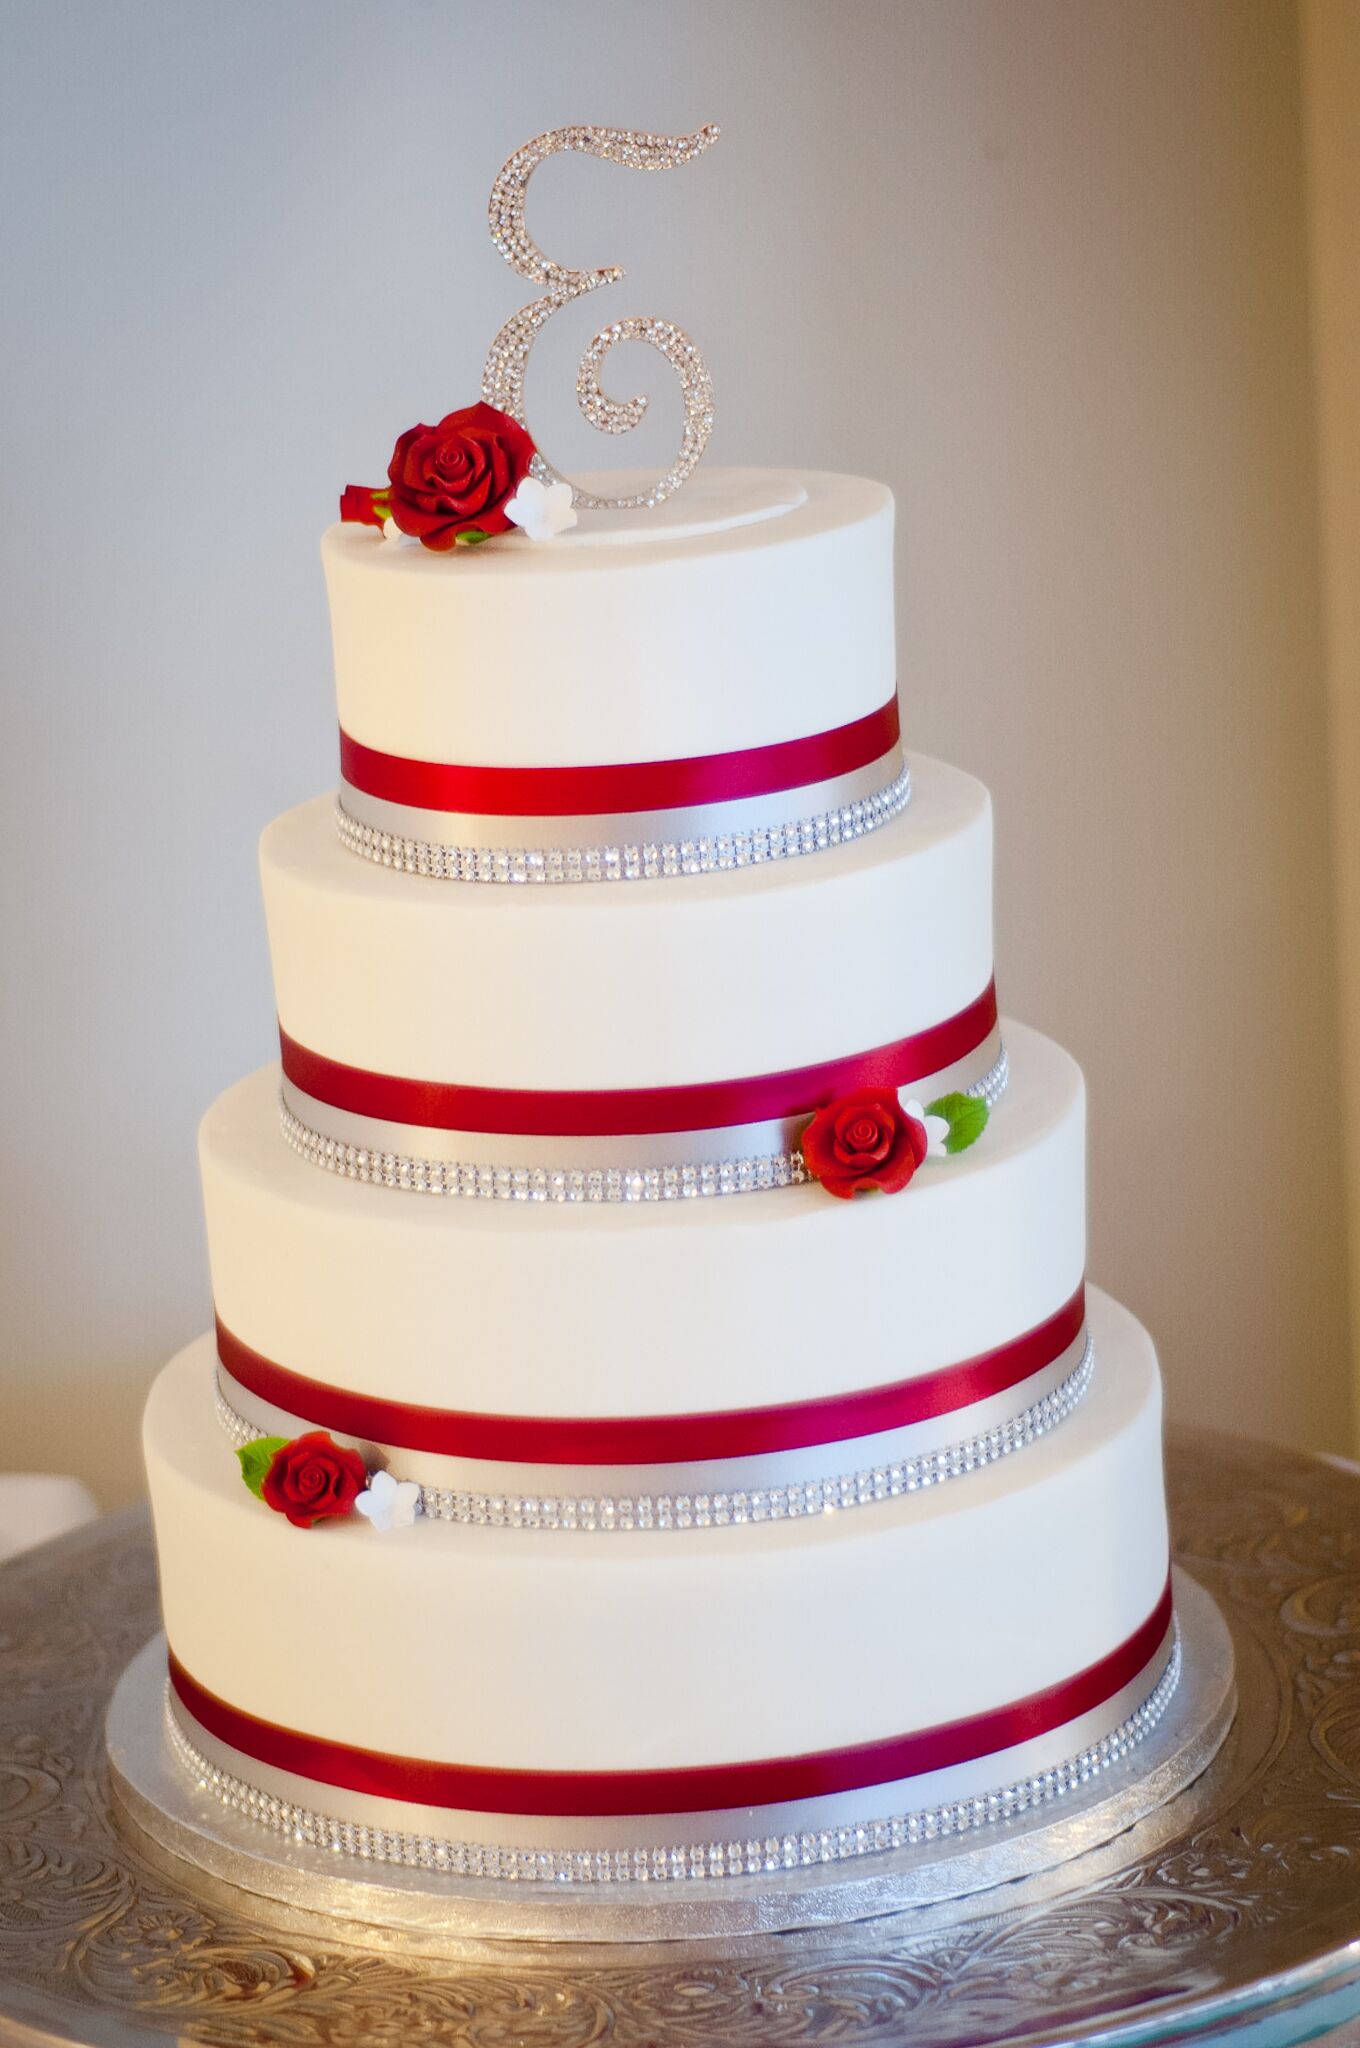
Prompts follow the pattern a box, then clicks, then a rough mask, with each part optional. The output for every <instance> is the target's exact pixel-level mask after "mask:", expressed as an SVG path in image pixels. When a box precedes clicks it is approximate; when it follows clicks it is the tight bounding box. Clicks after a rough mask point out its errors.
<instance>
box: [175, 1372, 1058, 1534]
mask: <svg viewBox="0 0 1360 2048" xmlns="http://www.w3.org/2000/svg"><path fill="white" fill-rule="evenodd" d="M1094 1372H1095V1346H1094V1344H1093V1343H1092V1340H1091V1337H1090V1334H1089V1332H1088V1334H1087V1338H1086V1343H1085V1346H1084V1348H1083V1350H1082V1354H1081V1357H1080V1359H1079V1360H1078V1362H1077V1364H1076V1366H1075V1368H1074V1369H1073V1370H1072V1371H1071V1372H1070V1373H1069V1374H1068V1375H1067V1377H1066V1379H1064V1380H1060V1381H1059V1382H1058V1384H1057V1386H1055V1387H1051V1388H1050V1389H1049V1391H1048V1392H1047V1393H1046V1394H1044V1395H1042V1396H1041V1397H1040V1399H1039V1400H1037V1401H1033V1402H1031V1404H1030V1406H1029V1407H1028V1408H1026V1409H1024V1410H1023V1412H1022V1413H1021V1414H1019V1415H1016V1416H1012V1417H1011V1419H1010V1420H1009V1421H1007V1422H1001V1423H997V1424H996V1425H995V1427H994V1428H992V1429H989V1430H985V1431H983V1432H982V1433H981V1434H979V1435H977V1436H970V1437H966V1438H964V1439H963V1441H962V1442H960V1443H953V1444H947V1445H945V1446H943V1447H942V1448H941V1449H940V1450H937V1451H922V1452H921V1453H919V1454H918V1455H917V1456H916V1457H914V1458H899V1459H897V1460H895V1461H894V1462H893V1463H890V1464H887V1465H874V1466H866V1467H863V1468H861V1469H859V1470H856V1471H853V1472H840V1473H836V1474H834V1475H832V1476H831V1477H829V1478H824V1479H798V1480H793V1481H791V1482H790V1483H789V1484H788V1485H787V1486H765V1487H758V1486H757V1487H747V1488H742V1489H735V1490H733V1491H731V1492H715V1493H655V1494H653V1493H642V1494H631V1495H619V1494H588V1495H581V1494H509V1493H469V1492H463V1491H461V1490H459V1489H458V1488H454V1487H441V1486H422V1487H421V1489H420V1508H419V1512H420V1513H421V1514H422V1515H428V1516H429V1517H430V1518H431V1519H432V1520H434V1521H439V1522H461V1523H464V1524H469V1525H472V1526H474V1527H478V1528H484V1527H490V1528H495V1529H557V1530H577V1529H579V1530H585V1531H589V1532H594V1531H597V1530H611V1529H620V1530H631V1529H648V1530H650V1529H728V1528H735V1527H740V1526H741V1525H742V1524H743V1523H746V1522H787V1521H792V1520H796V1519H797V1518H798V1517H800V1516H804V1515H822V1514H829V1513H833V1512H838V1511H839V1510H841V1509H843V1508H862V1507H870V1506H872V1504H873V1503H874V1502H875V1501H879V1500H896V1499H897V1498H898V1497H899V1496H900V1495H902V1494H904V1493H920V1492H922V1491H923V1490H924V1489H925V1488H926V1487H928V1486H940V1485H942V1484H943V1483H944V1482H945V1481H946V1480H948V1479H961V1478H963V1476H964V1475H965V1474H966V1473H968V1472H977V1471H980V1470H981V1469H982V1467H983V1466H984V1465H993V1464H995V1463H996V1461H997V1460H998V1459H999V1458H1008V1457H1010V1455H1011V1453H1012V1452H1013V1451H1019V1450H1023V1449H1024V1448H1025V1446H1026V1445H1027V1444H1032V1443H1035V1442H1037V1441H1038V1439H1039V1438H1040V1437H1041V1436H1046V1435H1047V1434H1048V1432H1049V1431H1050V1430H1052V1429H1056V1428H1057V1426H1058V1424H1059V1423H1060V1422H1065V1421H1066V1419H1067V1417H1068V1416H1069V1415H1070V1414H1071V1413H1072V1411H1073V1409H1074V1408H1076V1407H1077V1406H1078V1404H1079V1403H1080V1402H1081V1401H1082V1400H1083V1399H1084V1398H1085V1396H1086V1394H1087V1393H1088V1391H1089V1389H1090V1385H1091V1380H1092V1377H1093V1375H1094ZM215 1393H216V1408H217V1419H218V1421H219V1422H220V1423H221V1425H222V1427H223V1429H224V1430H225V1431H226V1433H227V1435H228V1436H229V1437H230V1439H231V1441H232V1444H233V1446H234V1447H235V1448H236V1449H238V1450H239V1449H240V1448H241V1446H242V1445H243V1444H248V1443H250V1442H251V1441H252V1440H253V1439H254V1438H255V1437H258V1436H259V1435H260V1434H261V1432H260V1431H259V1430H258V1429H257V1428H256V1427H255V1425H254V1424H253V1423H251V1422H248V1421H247V1420H246V1418H245V1416H244V1415H241V1414H240V1413H238V1411H237V1410H236V1409H235V1408H233V1407H232V1405H231V1403H230V1401H229V1400H228V1399H227V1397H226V1395H225V1393H224V1392H223V1391H222V1385H221V1382H220V1381H217V1382H215ZM392 1476H393V1477H394V1478H395V1479H400V1478H401V1476H402V1475H401V1474H400V1473H399V1472H397V1473H394V1474H393V1475H392Z"/></svg>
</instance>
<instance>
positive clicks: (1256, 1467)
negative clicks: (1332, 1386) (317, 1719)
mask: <svg viewBox="0 0 1360 2048" xmlns="http://www.w3.org/2000/svg"><path fill="white" fill-rule="evenodd" d="M1170 1477H1171V1482H1172V1494H1173V1522H1174V1526H1175V1528H1176V1533H1177V1554H1178V1557H1179V1560H1180V1562H1181V1564H1182V1565H1183V1566H1184V1567H1186V1568H1187V1569H1188V1570H1189V1571H1190V1572H1191V1573H1192V1575H1193V1576H1194V1578H1195V1579H1196V1580H1197V1581H1199V1583H1200V1584H1202V1585H1203V1586H1205V1587H1206V1588H1207V1589H1208V1590H1209V1591H1210V1592H1211V1594H1212V1595H1213V1599H1214V1602H1215V1604H1216V1605H1217V1607H1218V1609H1219V1611H1220V1612H1221V1613H1222V1614H1223V1615H1224V1617H1225V1619H1226V1620H1227V1622H1228V1624H1229V1627H1230V1630H1231V1633H1232V1638H1233V1647H1234V1653H1235V1657H1236V1663H1237V1673H1238V1686H1239V1692H1240V1698H1241V1705H1240V1710H1239V1712H1238V1715H1237V1718H1236V1721H1235V1722H1234V1724H1233V1727H1232V1729H1231V1731H1230V1733H1229V1734H1228V1737H1227V1739H1226V1741H1225V1742H1224V1744H1223V1747H1222V1749H1221V1750H1220V1752H1219V1754H1218V1756H1217V1757H1216V1758H1215V1760H1214V1761H1213V1763H1212V1764H1211V1765H1210V1766H1209V1768H1208V1769H1207V1770H1206V1771H1205V1772H1204V1774H1203V1775H1202V1776H1201V1777H1200V1778H1199V1779H1198V1781H1197V1782H1196V1784H1195V1785H1194V1786H1193V1787H1192V1788H1191V1789H1190V1790H1189V1791H1188V1792H1186V1793H1183V1794H1181V1796H1180V1798H1179V1799H1178V1800H1177V1801H1176V1804H1175V1807H1174V1808H1172V1809H1170V1810H1169V1811H1170V1812H1171V1813H1173V1814H1174V1816H1175V1823H1176V1824H1175V1827H1174V1828H1173V1829H1171V1830H1169V1831H1168V1829H1167V1828H1166V1826H1165V1824H1164V1823H1165V1821H1166V1818H1167V1816H1166V1814H1165V1813H1164V1814H1162V1815H1151V1816H1148V1817H1146V1818H1144V1819H1143V1820H1141V1821H1139V1822H1137V1823H1136V1824H1135V1825H1134V1826H1133V1827H1132V1828H1131V1829H1130V1830H1129V1831H1128V1832H1126V1833H1125V1834H1122V1835H1121V1836H1119V1837H1118V1838H1117V1839H1116V1840H1115V1841H1113V1842H1110V1843H1107V1844H1106V1845H1105V1846H1104V1847H1103V1848H1099V1849H1096V1850H1093V1851H1092V1852H1090V1854H1089V1855H1087V1856H1085V1857H1083V1858H1081V1859H1080V1862H1079V1864H1074V1865H1068V1866H1066V1869H1065V1871H1064V1873H1063V1884H1064V1888H1063V1889H1061V1890H1054V1889H1052V1888H1050V1887H1049V1885H1048V1882H1047V1879H1046V1877H1045V1876H1044V1875H1043V1874H1041V1873H1040V1874H1031V1875H1030V1876H1028V1877H1023V1878H1020V1879H1018V1880H1017V1881H1015V1882H1014V1883H1010V1884H1007V1885H1005V1886H1004V1887H1001V1888H999V1889H998V1890H995V1891H993V1892H991V1893H987V1894H983V1895H981V1897H982V1900H983V1902H984V1910H981V1911H978V1910H974V1911H973V1912H972V1914H971V1915H970V1916H967V1917H963V1918H960V1917H959V1916H958V1913H957V1911H956V1910H955V1908H954V1907H953V1906H952V1905H950V1906H941V1905H939V1904H936V1905H920V1906H909V1907H905V1908H899V1909H897V1910H894V1911H892V1912H890V1913H889V1914H887V1915H886V1916H884V1917H880V1918H877V1919H872V1920H868V1921H865V1922H862V1923H860V1924H856V1925H853V1926H847V1927H835V1928H832V1927H812V1928H806V1929H804V1930H803V1931H801V1932H798V1933H792V1934H770V1933H751V1934H749V1935H744V1936H728V1937H725V1938H722V1939H708V1940H704V1941H694V1940H679V1941H673V1942H670V1943H667V1944H657V1943H641V1944H637V1945H635V1946H628V1947H623V1946H617V1945H612V1946H611V1945H603V1944H598V1943H597V1944H586V1943H562V1944H557V1945H555V1946H552V1947H549V1946H546V1945H543V1944H536V1943H533V1942H516V1943H514V1944H513V1945H510V1946H507V1945H505V1944H503V1943H497V1942H494V1941H490V1940H487V1939H484V1938H480V1937H475V1936H474V1937H470V1938H469V1939H468V1940H467V1942H466V1945H465V1953H464V1954H463V1955H462V1956H461V1958H458V1959H451V1958H450V1957H449V1956H447V1955H442V1956H441V1955H434V1954H430V1953H422V1952H420V1944H419V1941H418V1940H415V1941H413V1940H412V1939H411V1938H410V1937H409V1936H395V1935H393V1934H392V1933H391V1932H390V1931H384V1930H380V1929H376V1928H372V1927H370V1928H368V1929H363V1928H361V1927H359V1926H358V1925H356V1924H348V1925H347V1924H341V1923H336V1922H333V1921H326V1922H318V1921H317V1918H316V1916H315V1914H311V1913H308V1912H307V1911H305V1910H304V1909H301V1908H297V1907H292V1906H289V1905H287V1904H285V1903H282V1902H278V1901H274V1902H265V1901H263V1900H260V1899H252V1898H251V1897H250V1896H249V1895H247V1894H246V1893H244V1892H242V1891H241V1890H240V1889H238V1888H236V1887H233V1886H229V1885H227V1884H225V1883H224V1882H223V1880H222V1879H221V1878H218V1877H214V1876H211V1875H209V1874H207V1873H203V1872H193V1871H191V1870H189V1869H188V1868H187V1866H185V1865H184V1864H183V1863H174V1864H171V1863H169V1862H163V1861H162V1860H161V1859H162V1856H163V1852H162V1851H150V1850H148V1848H147V1847H145V1846H143V1845H139V1844H137V1843H135V1842H134V1841H133V1840H132V1839H131V1838H130V1837H129V1836H128V1835H126V1834H124V1833H123V1832H122V1831H121V1830H120V1829H119V1828H118V1827H117V1826H116V1825H115V1823H114V1821H113V1819H112V1815H111V1794H110V1787H109V1782H108V1775H107V1768H106V1765H105V1761H104V1756H103V1722H104V1715H105V1711H106V1709H107V1706H108V1703H109V1699H110V1695H111V1693H112V1691H113V1689H114V1685H115V1682H116V1680H117V1678H118V1676H119V1674H120V1673H121V1671H122V1669H123V1667H124V1666H125V1665H126V1664H127V1662H128V1661H129V1659H130V1658H131V1657H132V1656H133V1655H134V1653H135V1652H136V1651H137V1650H138V1649H139V1648H140V1647H141V1645H142V1644H143V1643H144V1642H145V1641H146V1640H147V1639H148V1638H149V1637H150V1636H151V1634H152V1633H153V1632H154V1630H155V1628H156V1626H157V1619H158V1617H157V1614H156V1603H155V1581H154V1570H153V1564H152V1558H151V1549H150V1542H149V1538H148V1536H147V1533H146V1528H145V1523H144V1521H143V1519H142V1518H141V1516H140V1515H136V1514H134V1515H130V1516H122V1517H118V1518H115V1519H111V1520H108V1521H105V1522H103V1523H99V1524H97V1525H95V1526H94V1527H93V1528H91V1529H89V1530H86V1531H81V1532H80V1533H79V1534H77V1535H76V1536H73V1537H69V1538H66V1539H64V1540H63V1541H62V1542H60V1543H58V1544H54V1545H50V1546H47V1547H46V1548H45V1549H44V1550H42V1551H37V1552H34V1553H32V1554H31V1555H30V1556H28V1557H26V1558H23V1559H20V1560H17V1561H16V1562H15V1563H14V1564H11V1565H9V1566H6V1567H3V1568H0V2041H4V2042H16V2043H17V2042H24V2043H35V2042H52V2041H81V2042H89V2043H97V2044H102V2048H131V2044H133V2043H137V2044H149V2043H152V2042H154V2041H157V2040H162V2041H163V2040H165V2039H166V2038H167V2037H178V2038H180V2039H192V2040H194V2041H198V2042H208V2043H222V2044H228V2043H230V2044H239V2048H247V2044H252V2048H271V2044H275V2043H277V2044H280V2048H284V2044H287V2048H322V2044H329V2043H336V2044H342V2043H343V2044H354V2048H360V2044H363V2048H367V2044H370V2043H371V2044H375V2048H385V2044H389V2043H390V2044H393V2048H396V2044H398V2043H399V2044H401V2048H406V2044H407V2043H411V2044H419V2043H421V2042H436V2041H437V2042H439V2043H440V2044H444V2043H449V2044H468V2048H539V2044H543V2048H548V2044H551V2048H590V2044H595V2043H605V2042H607V2043H608V2044H609V2048H706V2044H713V2048H719V2044H720V2048H752V2044H776V2043H777V2044H779V2048H792V2044H799V2048H803V2044H807V2048H814V2044H821V2043H832V2042H834V2043H836V2044H837V2048H870V2044H872V2048H884V2044H887V2043H889V2042H892V2043H897V2042H907V2041H910V2042H911V2043H912V2044H913V2048H936V2044H939V2048H944V2044H960V2048H961V2044H963V2043H965V2042H967V2043H970V2044H975V2043H978V2042H983V2041H996V2042H1003V2041H1004V2042H1008V2043H1014V2044H1016V2048H1021V2044H1026V2048H1029V2044H1038V2043H1040V2042H1043V2043H1065V2042H1077V2041H1087V2042H1092V2043H1096V2042H1098V2043H1101V2044H1109V2048H1115V2044H1118V2048H1132V2044H1134V2043H1142V2042H1153V2041H1169V2040H1178V2039H1191V2038H1194V2039H1198V2040H1207V2039H1215V2040H1216V2039H1221V2038H1224V2037H1226V2036H1228V2035H1234V2036H1238V2035H1240V2037H1241V2038H1242V2039H1244V2040H1246V2039H1251V2040H1253V2041H1258V2042H1260V2043H1262V2044H1264V2043H1266V2042H1269V2043H1270V2044H1272V2048H1275V2044H1283V2043H1288V2042H1292V2041H1301V2040H1304V2039H1308V2038H1312V2037H1313V2036H1315V2035H1317V2034H1318V2033H1319V2032H1321V2031H1323V2030H1324V2029H1325V2028H1326V2027H1328V2026H1336V2025H1340V2024H1341V2023H1342V2022H1343V2021H1346V2020H1348V2019H1349V2018H1350V2017H1351V2016H1352V2015H1354V2014H1356V2013H1360V1475H1357V1474H1356V1473H1355V1472H1354V1471H1352V1470H1351V1469H1350V1468H1346V1467H1342V1466H1339V1465H1334V1464H1328V1463H1325V1462H1323V1461H1321V1460H1316V1459H1308V1458H1304V1457H1301V1456H1298V1455H1295V1454H1292V1453H1288V1452H1283V1451H1277V1450H1271V1449H1267V1448H1265V1447H1262V1446H1257V1445H1252V1444H1247V1443H1242V1442H1239V1441H1237V1440H1235V1439H1232V1438H1227V1437H1216V1436H1208V1435H1205V1434H1201V1433H1196V1434H1194V1435H1187V1434H1181V1435H1177V1436H1173V1439H1172V1445H1171V1460H1170ZM1078 1871H1079V1873H1080V1881H1079V1882H1078V1883H1077V1884H1076V1885H1075V1887H1072V1886H1070V1885H1068V1883H1067V1880H1068V1879H1069V1878H1070V1877H1072V1875H1073V1873H1074V1872H1078ZM976 1903H977V1902H976V1901H975V1906H976ZM949 1916H952V1918H951V1917H949ZM1347 2038H1355V2039H1360V2035H1356V2036H1352V2035H1351V2034H1350V2030H1349V2029H1348V2032H1347Z"/></svg>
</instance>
